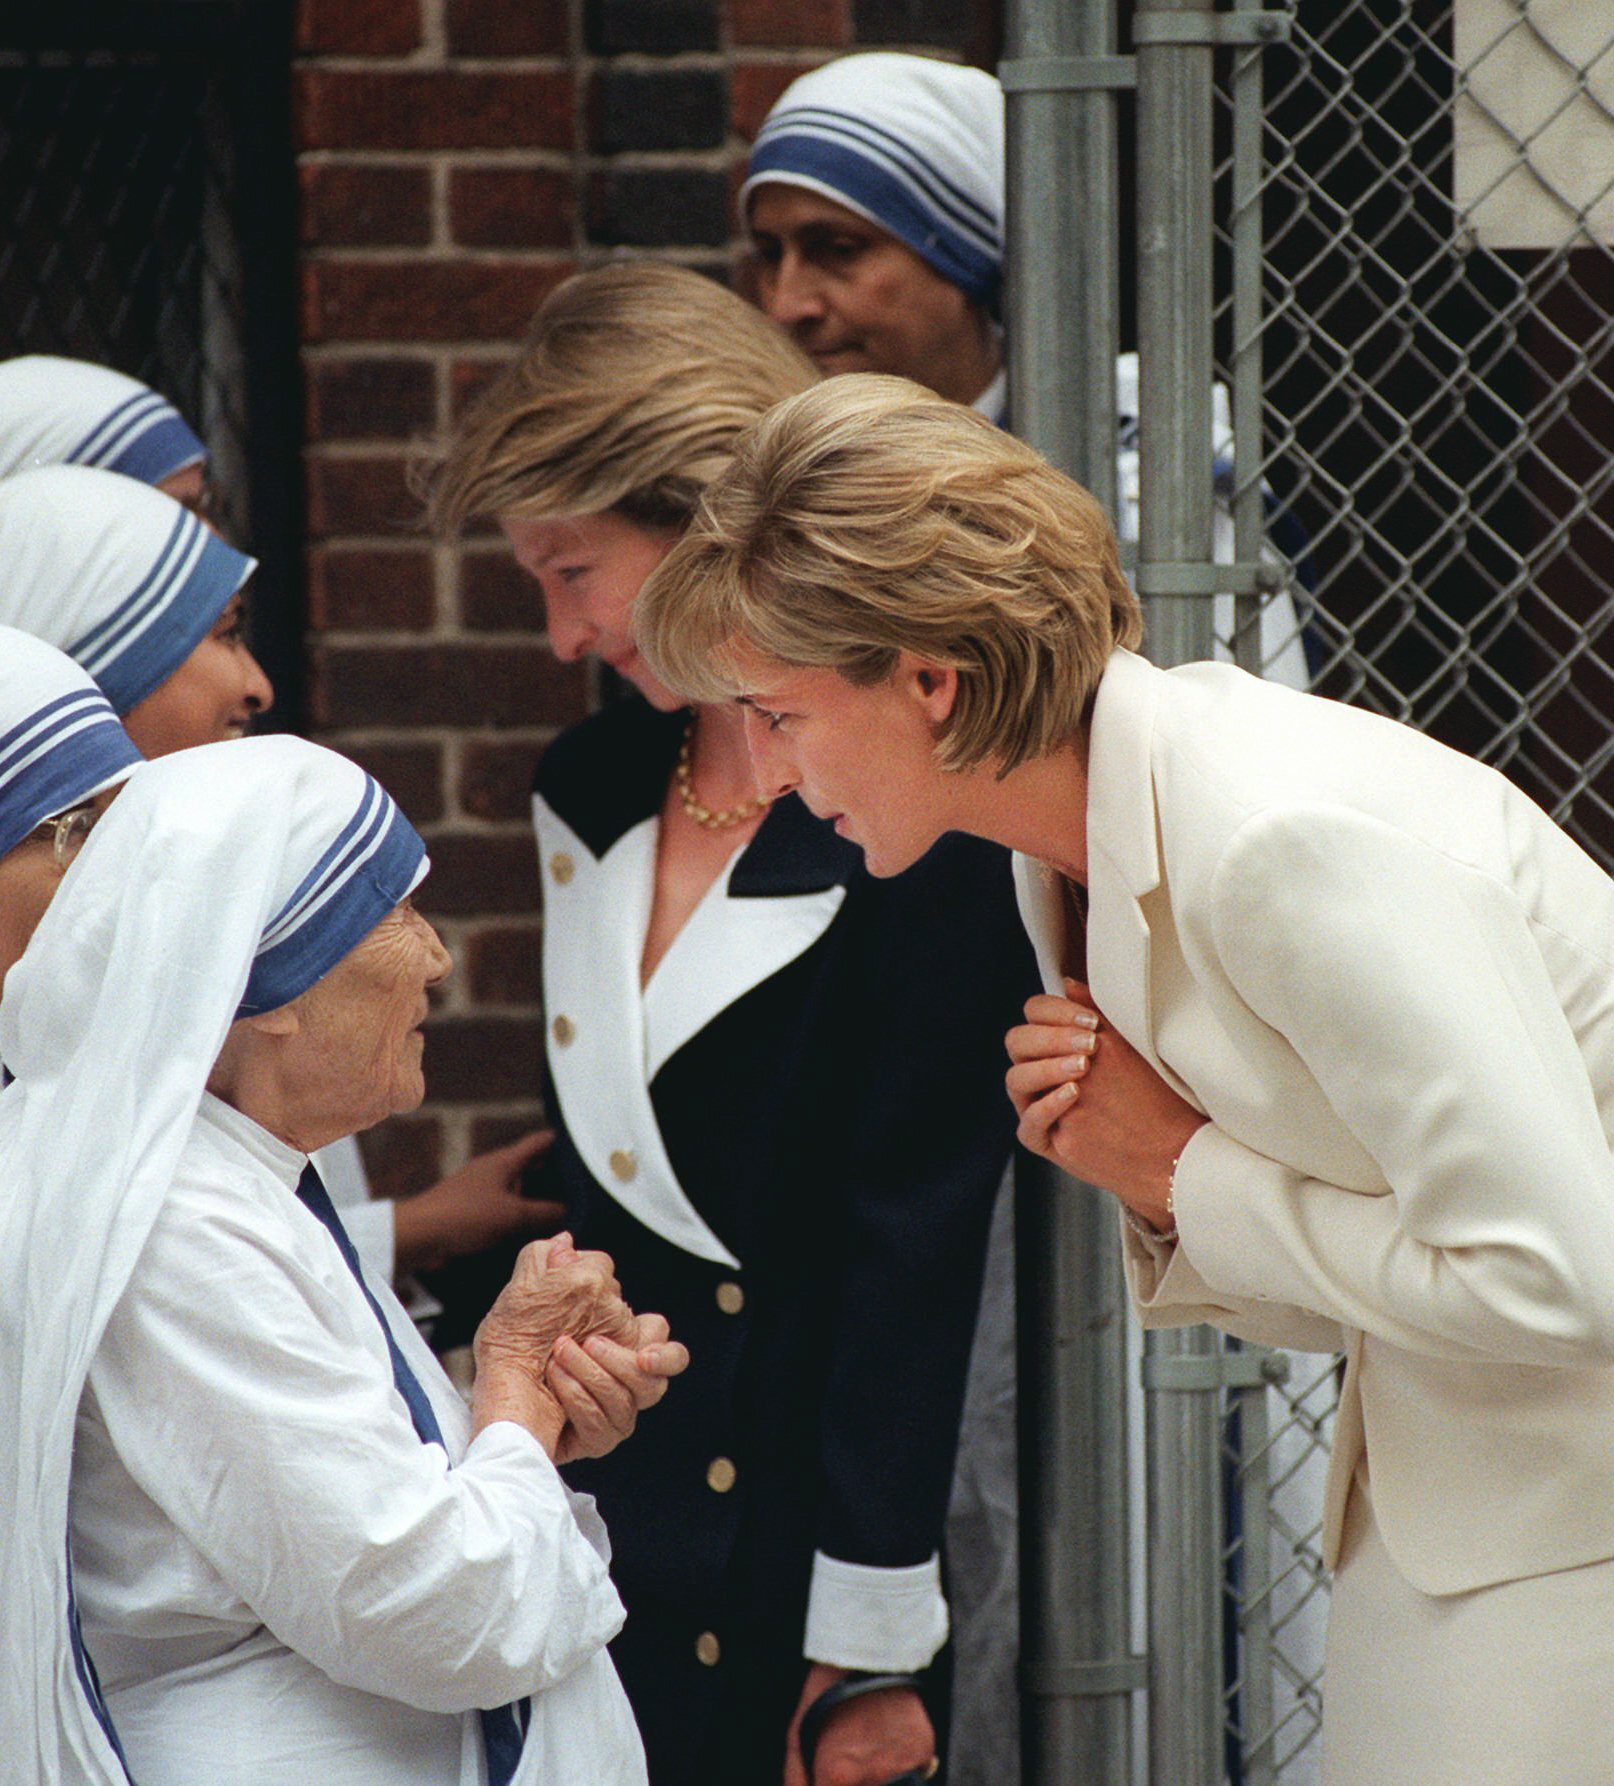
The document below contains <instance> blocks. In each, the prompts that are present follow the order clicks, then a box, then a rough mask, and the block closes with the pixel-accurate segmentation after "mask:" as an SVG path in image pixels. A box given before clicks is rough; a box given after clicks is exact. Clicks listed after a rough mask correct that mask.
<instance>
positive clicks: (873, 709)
mask: <svg viewBox="0 0 1614 1786" xmlns="http://www.w3.org/2000/svg"><path fill="white" fill-rule="evenodd" d="M639 624H640V632H641V642H642V645H643V648H644V649H645V651H646V654H647V657H648V658H649V660H650V661H651V662H652V663H654V664H655V665H656V666H657V669H658V673H659V674H661V675H662V676H664V677H665V678H666V679H667V680H668V681H669V682H670V683H671V684H672V685H674V686H686V687H690V688H692V689H695V688H698V689H699V690H700V693H701V697H702V698H705V699H712V698H714V697H715V695H716V693H717V691H718V690H719V689H720V688H727V689H728V690H729V692H730V693H731V694H732V695H735V696H738V698H739V699H740V700H742V702H744V703H745V706H746V711H747V713H748V716H749V718H748V740H749V743H750V746H751V749H752V754H753V760H754V763H755V766H756V770H757V778H758V784H759V787H761V788H762V789H764V790H765V791H768V792H773V791H774V790H776V789H783V788H784V787H791V788H794V789H795V790H796V791H797V792H798V793H799V794H800V795H801V797H802V798H803V799H804V800H805V801H806V803H807V804H808V806H809V807H811V808H812V809H813V810H814V811H817V812H822V813H826V814H830V815H833V816H834V817H835V822H836V827H837V829H838V830H839V831H840V832H841V833H842V835H844V836H848V837H851V838H852V839H853V840H855V841H856V842H858V843H860V844H861V845H862V847H863V849H864V851H865V855H866V860H867V862H868V865H869V867H870V869H871V870H873V871H874V872H875V873H877V874H896V873H898V872H900V871H901V870H902V869H904V868H905V867H906V866H907V865H908V864H909V863H910V862H912V861H914V860H916V859H917V858H918V856H919V855H921V854H923V853H924V852H925V850H926V849H927V848H928V847H929V844H930V843H931V842H932V841H933V840H934V838H935V837H936V836H938V835H940V834H941V833H942V832H945V831H948V830H963V831H968V832H973V833H975V834H976V835H979V836H984V837H988V838H991V839H994V840H995V841H997V842H999V843H1003V844H1006V845H1008V846H1010V847H1011V848H1013V849H1014V850H1015V851H1016V852H1017V857H1016V864H1015V868H1016V876H1017V881H1018V887H1019V894H1020V899H1021V909H1022V913H1023V915H1024V917H1025V921H1026V925H1027V928H1028V930H1029V932H1030V934H1031V936H1032V939H1033V941H1034V943H1035V945H1036V948H1037V951H1038V955H1039V960H1040V964H1041V968H1042V974H1043V980H1044V984H1045V986H1046V987H1047V989H1048V990H1047V991H1046V992H1045V993H1044V994H1042V995H1039V996H1038V997H1036V998H1033V999H1032V1000H1031V1001H1030V1002H1029V1003H1028V1005H1027V1007H1026V1019H1027V1020H1026V1022H1025V1023H1024V1024H1023V1025H1020V1026H1018V1027H1016V1028H1015V1029H1013V1030H1011V1031H1010V1033H1009V1036H1008V1050H1009V1055H1010V1058H1011V1060H1012V1062H1013V1064H1012V1066H1011V1068H1010V1070H1009V1075H1008V1086H1009V1091H1010V1095H1011V1096H1012V1097H1013V1099H1014V1102H1015V1104H1016V1106H1017V1108H1018V1109H1019V1111H1020V1135H1021V1139H1022V1140H1023V1141H1025V1142H1026V1143H1027V1144H1028V1145H1031V1146H1033V1147H1035V1148H1037V1149H1038V1150H1039V1151H1041V1152H1043V1153H1045V1154H1046V1155H1047V1156H1048V1157H1050V1158H1052V1159H1055V1160H1057V1161H1058V1162H1059V1163H1060V1164H1061V1165H1063V1166H1065V1167H1066V1168H1068V1169H1069V1170H1071V1171H1073V1172H1074V1173H1076V1174H1077V1175H1078V1176H1079V1177H1082V1178H1085V1179H1087V1180H1089V1181H1090V1182H1092V1183H1095V1184H1098V1185H1100V1186H1103V1187H1104V1188H1106V1189H1108V1190H1110V1191H1112V1192H1113V1193H1114V1194H1115V1195H1116V1196H1117V1198H1118V1199H1119V1201H1120V1202H1121V1204H1122V1206H1123V1208H1122V1213H1123V1217H1124V1222H1123V1226H1122V1236H1123V1245H1124V1247H1125V1252H1126V1262H1127V1271H1128V1277H1129V1281H1130V1285H1131V1289H1132V1295H1133V1299H1134V1302H1135V1305H1136V1307H1137V1309H1138V1312H1139V1313H1140V1315H1141V1317H1142V1319H1143V1320H1144V1322H1145V1323H1146V1324H1148V1325H1152V1326H1167V1325H1180V1324H1186V1323H1192V1322H1199V1321H1210V1322H1213V1323H1215V1324H1216V1325H1217V1326H1219V1327H1221V1328H1223V1329H1225V1330H1226V1331H1228V1332H1231V1333H1236V1334H1239V1335H1242V1336H1245V1337H1247V1338H1250V1339H1254V1340H1258V1341H1261V1342H1265V1343H1269V1344H1273V1345H1282V1346H1289V1347H1299V1348H1304V1349H1311V1350H1316V1351H1321V1352H1332V1351H1335V1350H1344V1351H1345V1352H1346V1354H1347V1357H1348V1361H1349V1363H1348V1370H1347V1375H1346V1380H1345V1385H1344V1391H1343V1399H1342V1407H1341V1412H1340V1418H1339V1424H1338V1432H1337V1439H1336V1447H1335V1454H1334V1459H1333V1465H1332V1470H1331V1475H1330V1481H1329V1485H1328V1500H1327V1506H1328V1517H1327V1546H1328V1557H1329V1560H1330V1562H1332V1563H1334V1564H1335V1566H1336V1568H1337V1584H1336V1594H1335V1601H1334V1611H1333V1616H1332V1625H1331V1630H1330V1634H1329V1648H1328V1663H1327V1676H1326V1681H1325V1691H1324V1698H1325V1721H1324V1774H1325V1779H1326V1780H1328V1781H1329V1782H1330V1783H1331V1786H1410V1783H1412V1782H1416V1783H1417V1786H1524V1783H1525V1782H1529V1783H1530V1786H1537V1783H1541V1786H1546V1783H1549V1782H1550V1783H1551V1786H1603V1783H1606V1782H1607V1781H1608V1779H1609V1778H1610V1777H1611V1772H1610V1769H1611V1763H1610V1759H1609V1757H1610V1755H1611V1754H1614V1561H1611V1560H1610V1559H1611V1558H1614V1160H1611V1145H1614V883H1611V882H1610V880H1609V878H1608V877H1607V876H1606V875H1605V874H1604V873H1603V871H1602V870H1601V869H1600V868H1598V867H1597V865H1596V864H1595V863H1594V862H1593V861H1592V860H1591V859H1590V858H1589V857H1588V856H1586V855H1585V854H1584V853H1583V852H1582V851H1581V850H1580V849H1579V848H1578V846H1577V845H1575V844H1574V843H1573V842H1572V841H1571V840H1570V839H1569V838H1568V837H1567V836H1566V835H1565V834H1564V833H1563V832H1562V831H1561V830H1560V829H1559V828H1558V827H1557V826H1556V825H1554V824H1553V823H1552V821H1551V820H1550V819H1549V818H1548V817H1547V816H1546V814H1545V813H1543V812H1542V811H1541V810H1540V808H1539V807H1537V806H1535V805H1534V804H1533V803H1532V802H1531V801H1530V800H1528V799H1527V798H1526V797H1525V796H1524V795H1523V794H1521V793H1520V792H1519V791H1518V790H1517V789H1516V788H1514V787H1513V786H1512V785H1511V784H1510V783H1509V782H1508V781H1506V780H1505V779H1504V778H1503V777H1502V776H1500V775H1498V774H1496V773H1495V772H1494V771H1492V770H1490V769H1488V768H1485V767H1483V766H1481V765H1479V764H1477V763H1475V762H1473V761H1471V760H1469V759H1467V758H1465V757H1462V756H1459V755H1457V754H1455V753H1453V752H1451V751H1448V750H1445V749H1444V748H1442V747H1441V746H1440V745H1437V744H1435V743H1433V742H1431V741H1430V740H1428V739H1426V738H1423V737H1422V736H1420V735H1418V734H1417V733H1414V732H1412V731H1411V730H1409V729H1407V728H1405V727H1402V726H1399V725H1396V724H1394V723H1393V722H1391V721H1388V720H1385V719H1381V718H1378V717H1375V716H1372V715H1368V714H1364V713H1360V712H1356V711H1354V710H1351V709H1348V708H1346V707H1343V706H1340V705H1337V704H1335V703H1332V702H1328V701H1323V700H1319V699H1316V698H1314V697H1311V696H1308V695H1303V694H1298V693H1295V692H1292V691H1290V690H1287V689H1282V688H1277V687H1274V686H1272V685H1270V684H1265V683H1261V682H1258V681H1256V680H1254V679H1252V678H1250V677H1248V676H1246V675H1244V674H1243V673H1242V672H1240V671H1238V670H1236V669H1234V668H1232V667H1231V666H1228V665H1222V664H1194V665H1189V666H1186V667H1184V668H1181V669H1177V670H1173V671H1169V672H1163V671H1160V670H1157V669H1155V668H1154V667H1152V666H1151V665H1150V664H1149V663H1147V662H1146V661H1145V660H1144V659H1143V658H1142V657H1139V656H1137V655H1135V654H1134V651H1133V649H1132V648H1133V647H1135V646H1136V645H1137V643H1138V642H1139V636H1140V630H1141V629H1140V626H1139V620H1138V613H1137V608H1136V603H1135V602H1134V600H1133V598H1132V597H1131V595H1130V593H1129V592H1128V590H1127V589H1126V586H1125V583H1124V581H1123V579H1122V578H1121V575H1120V571H1119V566H1118V563H1117V558H1116V553H1115V547H1114V541H1113V536H1112V535H1111V533H1110V530H1109V527H1108V524H1107V523H1106V521H1105V520H1104V518H1103V516H1102V514H1101V513H1100V512H1099V510H1098V509H1097V507H1096V505H1095V504H1093V502H1092V501H1091V499H1090V498H1089V497H1088V496H1087V495H1086V493H1085V492H1083V491H1081V490H1080V489H1079V488H1078V487H1077V486H1075V485H1073V484H1071V483H1070V482H1069V481H1068V480H1067V479H1065V478H1063V477H1061V476H1060V475H1059V474H1058V473H1057V472H1055V471H1053V470H1052V469H1051V468H1050V467H1048V466H1046V465H1045V464H1044V463H1043V462H1042V461H1041V460H1039V459H1037V457H1036V456H1035V455H1034V454H1032V453H1031V452H1030V451H1029V449H1027V448H1025V447H1023V446H1020V445H1018V444H1017V443H1015V442H1014V441H1012V440H1011V439H1009V438H1008V437H1007V436H1005V435H1003V434H1002V433H1000V432H998V431H996V430H992V429H991V428H990V427H988V426H986V425H984V424H983V423H981V422H980V420H979V419H978V418H974V417H971V416H970V415H969V414H968V413H967V412H965V411H963V410H960V409H957V408H949V407H947V406H944V405H940V404H937V403H936V402H935V401H934V400H932V399H930V398H928V397H925V396H923V395H922V394H921V393H919V392H918V391H917V390H916V389H915V387H913V386H911V385H908V384H905V383H903V382H902V381H899V380H892V379H872V378H863V379H837V380H833V381H830V382H829V383H828V384H826V385H823V386H820V387H819V388H818V389H816V390H814V391H811V392H808V393H807V394H806V395H804V396H802V397H799V398H796V399H793V400H792V401H791V402H790V403H788V404H785V405H781V406H780V407H779V408H778V409H776V410H774V411H773V412H772V413H771V414H770V415H769V417H768V418H767V419H766V420H765V421H764V422H763V423H762V424H761V425H760V426H759V427H758V428H757V429H756V430H755V431H754V432H753V434H752V436H751V438H750V440H749V441H748V442H747V443H746V446H745V447H744V448H743V449H742V451H741V452H740V453H739V454H738V455H737V457H736V460H735V463H734V465H733V468H732V469H731V470H730V471H729V472H728V473H727V474H726V475H725V476H724V477H723V478H722V479H720V480H719V481H718V482H717V483H716V484H715V485H714V486H712V487H711V488H710V489H709V490H708V492H707V494H706V497H705V500H704V503H703V507H702V510H701V513H700V514H699V515H698V516H697V519H696V521H695V524H694V525H693V527H692V528H691V530H690V532H689V534H688V535H687V536H686V538H685V540H684V542H683V543H682V544H681V545H680V547H679V548H677V549H676V550H675V552H674V553H673V554H671V555H670V556H669V558H668V559H667V560H666V561H665V563H664V565H663V566H662V569H661V571H660V572H658V574H657V576H656V577H655V578H653V579H652V582H651V584H650V585H649V587H648V588H647V589H646V590H645V592H644V593H643V595H642V596H641V602H640V621H639ZM1083 918H1085V973H1086V976H1087V984H1085V985H1084V984H1081V983H1078V982H1076V981H1075V980H1074V979H1073V978H1072V977H1071V976H1072V975H1073V974H1074V972H1076V971H1077V970H1078V968H1079V964H1080V962H1081V960H1082V957H1083V951H1082V949H1081V947H1080V946H1079V945H1080V941H1081V940H1082V939H1081V927H1082V921H1083Z"/></svg>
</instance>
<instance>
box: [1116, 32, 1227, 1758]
mask: <svg viewBox="0 0 1614 1786" xmlns="http://www.w3.org/2000/svg"><path fill="white" fill-rule="evenodd" d="M1212 17H1213V15H1210V14H1209V13H1208V12H1207V11H1205V10H1203V9H1202V8H1200V7H1199V6H1197V5H1196V4H1195V3H1194V0H1139V4H1138V7H1137V11H1136V14H1135V17H1134V21H1133V27H1134V37H1135V40H1136V43H1137V71H1138V200H1137V209H1138V357H1139V404H1138V449H1139V460H1140V466H1139V471H1140V484H1139V520H1138V569H1137V587H1138V592H1139V594H1140V595H1142V596H1143V597H1144V598H1145V600H1146V605H1147V609H1148V640H1149V652H1150V655H1151V657H1153V658H1154V660H1155V661H1156V662H1157V663H1161V664H1177V663H1187V662H1191V661H1193V660H1195V659H1200V658H1208V657H1209V656H1210V655H1211V652H1212V610H1211V596H1212V595H1213V594H1214V591H1215V588H1216V583H1215V581H1214V573H1213V572H1212V570H1211V565H1212V517H1213V493H1212V481H1211V478H1212V474H1211V428H1212V409H1211V382H1212V362H1211V165H1212V143H1211V79H1212V64H1211V58H1212V50H1211V43H1210V35H1211V30H1212V29H1213V25H1212V24H1211V23H1210V20H1211V19H1212ZM1196 37H1197V41H1196ZM1217 1351H1218V1341H1217V1337H1216V1335H1215V1334H1214V1333H1212V1332H1211V1331H1210V1330H1209V1329H1208V1328H1204V1327H1198V1328H1186V1329H1181V1330H1176V1331H1170V1332H1164V1333H1151V1334H1150V1335H1149V1344H1148V1354H1147V1358H1146V1360H1145V1377H1144V1381H1145V1386H1146V1388H1147V1390H1148V1398H1147V1403H1146V1407H1147V1415H1146V1427H1147V1455H1148V1460H1149V1488H1148V1532H1149V1541H1148V1567H1149V1767H1150V1777H1151V1779H1152V1780H1154V1781H1155V1782H1157V1783H1158V1786H1219V1782H1220V1781H1221V1780H1222V1778H1223V1771H1224V1767H1223V1740H1222V1634H1221V1550H1222V1545H1221V1504H1220V1493H1219V1442H1220V1415H1221V1406H1220V1401H1221V1396H1220V1392H1219V1391H1218V1390H1217V1389H1216V1388H1214V1387H1213V1386H1212V1383H1211V1382H1210V1381H1206V1382H1204V1383H1201V1382H1199V1380H1198V1379H1199V1377H1200V1376H1202V1375H1203V1376H1206V1377H1207V1378H1212V1379H1213V1378H1214V1377H1215V1375H1216V1360H1215V1355H1216V1353H1217Z"/></svg>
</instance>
